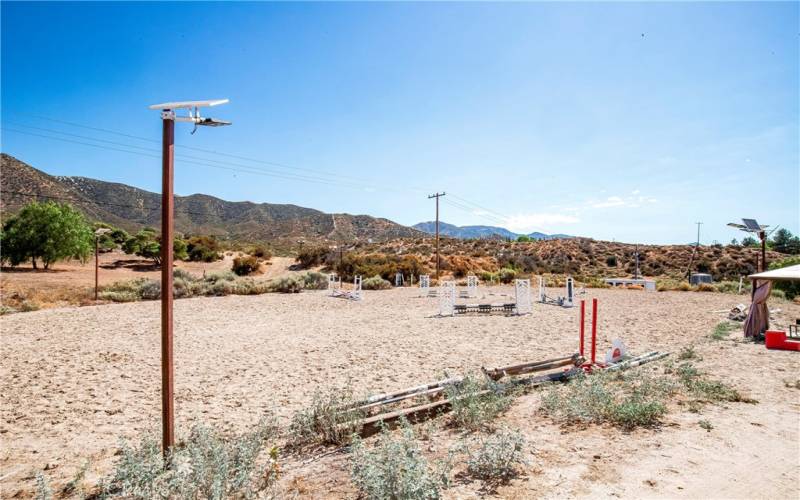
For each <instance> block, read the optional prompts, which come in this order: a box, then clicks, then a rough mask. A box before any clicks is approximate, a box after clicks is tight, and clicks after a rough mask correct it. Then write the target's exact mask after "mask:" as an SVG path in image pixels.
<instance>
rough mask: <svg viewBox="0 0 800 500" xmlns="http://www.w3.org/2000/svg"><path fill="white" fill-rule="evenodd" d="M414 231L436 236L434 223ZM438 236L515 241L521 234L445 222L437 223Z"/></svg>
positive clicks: (553, 236) (545, 237)
mask: <svg viewBox="0 0 800 500" xmlns="http://www.w3.org/2000/svg"><path fill="white" fill-rule="evenodd" d="M412 227H413V228H414V229H418V230H420V231H422V232H424V233H428V234H436V222H435V221H428V222H420V223H419V224H414V225H413V226H412ZM439 234H441V235H442V236H447V237H450V238H459V239H462V240H463V239H512V240H515V239H517V238H518V237H520V236H523V234H521V233H514V232H512V231H509V230H508V229H506V228H503V227H497V226H455V225H453V224H448V223H446V222H441V221H439ZM525 236H529V237H531V238H533V239H535V240H554V239H563V238H573V236H570V235H567V234H545V233H539V232H534V233H530V234H527V235H525Z"/></svg>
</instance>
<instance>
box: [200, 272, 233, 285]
mask: <svg viewBox="0 0 800 500" xmlns="http://www.w3.org/2000/svg"><path fill="white" fill-rule="evenodd" d="M203 280H204V281H207V282H208V283H218V282H220V281H236V274H235V273H234V272H233V271H217V272H213V273H208V274H206V275H205V277H204V278H203Z"/></svg>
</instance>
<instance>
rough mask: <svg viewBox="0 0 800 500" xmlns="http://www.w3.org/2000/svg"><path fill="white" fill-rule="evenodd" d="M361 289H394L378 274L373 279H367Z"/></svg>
mask: <svg viewBox="0 0 800 500" xmlns="http://www.w3.org/2000/svg"><path fill="white" fill-rule="evenodd" d="M361 288H363V289H364V290H388V289H390V288H392V284H391V283H390V282H389V281H387V280H385V279H383V278H381V277H380V275H377V274H376V275H375V276H373V277H371V278H367V279H365V280H364V281H363V282H362V283H361Z"/></svg>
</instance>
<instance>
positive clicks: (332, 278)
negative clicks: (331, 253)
mask: <svg viewBox="0 0 800 500" xmlns="http://www.w3.org/2000/svg"><path fill="white" fill-rule="evenodd" d="M341 289H342V279H341V278H339V281H337V280H336V273H331V274H329V275H328V295H330V296H331V297H333V296H334V294H335V293H336V291H337V290H341Z"/></svg>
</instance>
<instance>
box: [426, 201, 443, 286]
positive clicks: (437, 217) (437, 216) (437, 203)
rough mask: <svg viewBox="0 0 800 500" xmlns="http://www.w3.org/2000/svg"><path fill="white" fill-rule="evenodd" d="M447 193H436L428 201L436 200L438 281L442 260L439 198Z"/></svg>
mask: <svg viewBox="0 0 800 500" xmlns="http://www.w3.org/2000/svg"><path fill="white" fill-rule="evenodd" d="M445 194H446V193H444V192H441V193H436V194H432V195H430V196H428V199H429V200H430V199H431V198H436V280H437V281H438V280H439V268H440V267H441V260H439V198H441V197H442V196H444V195H445Z"/></svg>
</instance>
